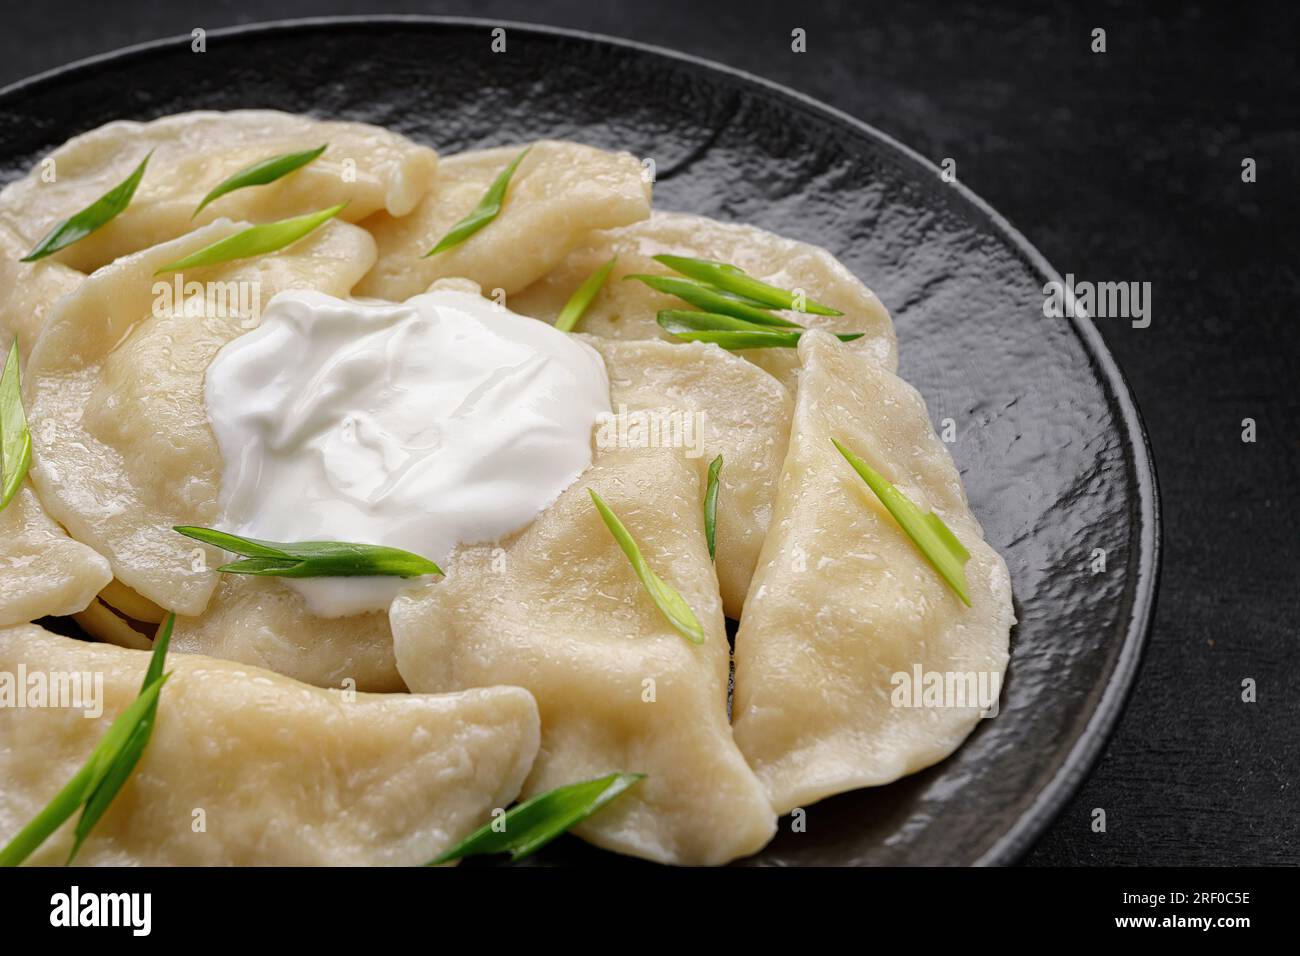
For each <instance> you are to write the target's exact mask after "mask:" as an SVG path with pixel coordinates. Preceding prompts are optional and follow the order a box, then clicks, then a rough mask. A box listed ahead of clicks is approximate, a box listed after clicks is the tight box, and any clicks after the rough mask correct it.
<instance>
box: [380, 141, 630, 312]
mask: <svg viewBox="0 0 1300 956" xmlns="http://www.w3.org/2000/svg"><path fill="white" fill-rule="evenodd" d="M523 148H524V147H523V146H522V145H521V146H508V147H503V148H499V149H486V150H476V151H473V152H468V153H462V154H460V155H458V156H452V157H449V158H447V159H445V160H444V161H443V162H442V164H441V166H440V167H439V170H438V179H437V182H436V183H435V184H434V188H433V190H432V191H431V192H430V193H429V195H428V196H426V197H425V198H424V200H423V201H422V202H421V203H420V204H419V205H418V206H417V207H416V209H415V210H414V211H413V212H412V213H411V214H410V215H409V216H404V217H402V218H394V217H392V216H390V215H378V216H374V217H372V218H371V219H369V220H367V222H366V228H367V229H369V230H370V231H371V232H372V233H373V234H374V236H375V239H376V241H377V242H378V243H379V261H378V263H377V264H376V265H375V269H374V271H373V272H372V273H371V274H370V275H369V276H367V277H366V279H365V281H364V282H363V283H362V284H361V286H360V288H359V289H358V293H359V294H360V295H367V296H373V297H375V298H380V299H391V300H394V301H397V302H401V301H404V300H405V299H408V298H410V297H411V296H413V295H417V294H418V293H421V292H423V291H424V290H425V289H427V288H428V287H429V285H430V284H431V283H432V282H434V280H436V279H441V278H446V277H450V276H459V277H464V278H467V279H471V280H473V281H474V282H477V283H478V284H479V285H480V286H481V287H482V288H483V292H484V294H486V295H491V294H493V290H496V289H502V290H504V291H505V292H506V293H507V294H509V295H513V294H514V293H515V292H517V291H518V290H520V289H522V288H524V286H526V285H528V284H529V283H531V282H533V281H534V280H536V279H538V278H540V277H541V276H543V275H545V274H546V273H547V272H549V271H550V270H551V269H553V268H554V267H555V266H556V265H557V264H558V263H559V262H560V260H561V259H563V258H564V256H565V254H566V253H567V252H568V251H569V250H570V249H572V248H573V247H574V246H575V245H577V244H578V242H579V241H581V239H582V237H583V236H584V235H585V234H586V233H587V232H588V231H589V230H591V229H606V228H609V227H611V226H621V225H623V224H625V223H629V222H636V221H637V220H638V219H644V218H645V217H646V216H648V215H649V214H650V182H649V178H648V177H646V176H644V175H643V170H642V166H641V164H640V163H639V162H638V161H637V160H636V158H635V157H633V156H631V155H630V154H628V153H611V152H606V151H605V150H600V149H595V148H593V147H591V146H583V145H581V144H578V143H561V142H554V141H551V140H543V141H541V142H537V143H533V144H532V146H531V148H530V149H529V152H528V155H527V156H525V157H524V159H523V161H522V162H521V163H520V164H519V166H518V168H517V169H516V170H515V172H514V175H513V176H512V177H511V179H510V186H509V189H508V190H507V192H506V197H505V201H504V203H503V204H502V207H501V212H500V213H499V214H498V215H497V217H496V218H495V219H494V220H493V221H492V222H490V223H489V224H488V225H487V226H485V227H483V228H482V229H480V230H479V231H478V232H476V233H475V234H474V235H472V236H470V237H469V238H468V239H466V240H465V241H464V242H462V243H461V244H460V245H459V246H456V247H454V248H451V249H448V250H446V251H444V252H440V253H438V254H437V255H435V256H429V257H427V258H425V253H427V252H428V251H429V250H430V249H432V248H433V247H434V246H435V245H436V244H437V243H438V241H439V240H440V239H442V237H443V236H444V235H446V233H447V231H448V230H449V229H450V228H451V227H452V226H453V225H455V224H456V223H457V222H459V221H460V220H461V219H462V218H463V217H464V216H465V215H466V214H467V213H469V212H470V211H471V210H472V209H474V208H475V206H477V205H478V202H479V200H480V199H482V198H483V195H484V193H486V192H487V189H488V187H489V186H490V185H491V184H492V181H493V180H494V179H496V177H497V175H498V174H499V173H500V172H501V171H502V170H503V169H505V167H506V166H507V165H508V164H509V163H510V161H511V160H512V159H514V158H515V157H516V156H518V155H519V153H520V151H521V150H522V149H523Z"/></svg>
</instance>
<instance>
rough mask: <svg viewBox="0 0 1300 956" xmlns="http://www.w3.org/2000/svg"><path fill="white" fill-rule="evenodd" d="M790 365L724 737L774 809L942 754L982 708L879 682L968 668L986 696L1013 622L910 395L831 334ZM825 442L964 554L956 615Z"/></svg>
mask: <svg viewBox="0 0 1300 956" xmlns="http://www.w3.org/2000/svg"><path fill="white" fill-rule="evenodd" d="M799 354H800V356H801V358H802V362H803V369H802V372H801V376H800V386H799V393H798V395H797V397H796V400H795V413H794V425H793V428H792V430H791V435H790V448H789V451H788V453H787V455H786V460H785V465H784V468H783V471H782V474H781V483H780V490H779V491H778V493H777V499H776V510H775V513H774V514H773V518H772V530H771V532H770V533H769V535H768V539H767V541H766V543H765V544H764V546H763V551H762V555H761V556H760V558H759V563H758V568H757V570H756V571H755V574H754V579H753V582H752V584H751V585H750V592H749V597H748V599H747V601H746V605H745V616H744V617H743V618H742V620H741V622H740V630H739V633H738V634H737V636H736V676H735V701H734V709H733V714H734V720H735V732H736V741H737V743H738V744H739V745H740V747H741V749H742V750H743V751H744V753H745V756H746V757H747V758H748V759H749V761H750V764H751V766H752V767H753V768H754V771H755V772H756V773H757V774H758V776H759V778H760V779H761V780H762V781H763V783H764V785H765V786H766V788H767V791H768V793H769V794H770V796H771V799H772V803H773V805H774V807H775V808H776V810H777V812H779V813H784V812H786V811H788V810H791V809H792V808H794V807H799V806H807V805H808V804H810V803H812V802H814V801H816V800H819V799H821V798H822V797H826V796H830V795H831V794H835V793H839V792H841V791H844V790H851V789H854V788H857V787H866V786H874V785H877V784H885V783H889V782H890V781H893V780H895V779H897V778H898V777H901V776H903V775H904V774H908V773H912V772H914V771H917V770H920V769H922V768H923V767H927V766H929V765H930V764H933V763H935V762H937V761H939V760H942V759H943V758H944V757H946V756H948V755H949V754H950V753H952V752H953V751H954V750H955V749H956V748H957V746H958V745H959V744H960V743H961V742H962V740H964V739H965V737H966V735H967V734H969V733H970V732H971V731H972V730H973V729H974V728H975V726H976V724H977V723H978V722H979V720H980V707H979V706H965V707H904V706H896V704H897V703H899V702H902V701H903V698H901V697H897V698H896V697H895V695H894V692H895V690H896V689H897V688H898V687H899V686H900V685H899V684H896V682H895V681H896V677H895V675H898V674H906V675H909V676H910V675H913V673H914V669H915V668H917V667H919V668H920V671H921V675H922V678H923V679H924V675H926V674H930V673H939V674H944V675H946V674H948V673H952V674H954V675H967V674H973V675H975V679H976V680H978V679H979V676H978V675H979V674H980V673H983V674H985V675H986V677H987V681H986V683H987V686H989V687H992V686H993V679H992V677H988V676H987V675H993V674H996V677H997V686H998V687H1000V682H1001V677H1002V674H1003V672H1004V671H1005V669H1006V664H1007V647H1008V639H1009V632H1010V628H1011V625H1012V624H1013V623H1014V621H1015V618H1014V614H1013V611H1012V605H1011V585H1010V578H1009V575H1008V573H1007V567H1006V564H1005V563H1004V562H1003V560H1002V558H1001V557H1000V556H999V555H998V554H997V553H996V552H995V551H994V550H993V549H992V548H991V547H990V546H989V545H988V544H987V543H986V542H985V541H984V536H983V532H982V530H981V529H980V525H979V522H978V521H977V520H976V519H975V517H974V515H972V514H971V511H970V507H969V506H968V504H967V502H966V496H965V492H964V491H963V489H962V485H961V479H960V477H959V475H958V473H957V469H956V467H955V466H954V465H953V462H952V459H951V458H950V457H949V455H948V452H947V450H946V449H945V448H944V446H943V444H942V443H941V442H940V441H939V439H938V437H937V436H936V435H935V434H934V432H933V430H932V428H931V426H930V420H929V416H928V414H927V412H926V408H925V403H924V401H923V400H922V399H921V396H920V395H919V394H918V393H917V392H916V391H915V390H914V389H913V388H912V387H911V386H909V385H907V384H906V383H905V382H903V381H902V380H901V379H899V378H898V377H896V376H895V375H893V374H892V373H890V372H889V371H887V370H885V369H883V368H881V367H880V366H879V365H878V364H877V363H875V362H873V361H871V360H870V359H868V358H865V357H863V356H860V355H855V354H853V353H852V352H851V351H850V350H848V349H846V348H844V347H843V346H842V345H841V344H840V343H838V342H837V341H835V340H834V339H832V338H831V337H830V336H827V335H824V334H814V335H806V336H804V339H803V341H802V342H801V343H800V346H799ZM832 437H834V438H836V439H837V440H838V441H840V442H841V443H843V444H844V445H845V446H846V447H848V448H849V449H850V450H852V451H853V452H855V453H856V454H857V455H859V456H860V457H861V458H863V459H864V460H865V461H866V462H867V463H868V464H869V465H871V466H872V467H873V468H875V469H876V470H877V471H879V472H880V473H881V474H882V475H884V477H885V478H886V479H887V480H888V481H890V482H892V483H893V484H894V485H895V486H896V487H897V488H898V489H899V490H900V491H902V492H903V493H904V494H905V495H907V496H908V497H909V498H910V499H911V500H912V501H913V502H914V503H915V504H916V505H917V507H919V508H920V509H921V511H922V512H926V511H931V510H933V511H934V512H935V513H937V514H938V515H939V516H940V517H941V518H942V519H943V521H944V522H945V523H946V524H947V525H948V527H949V528H950V529H951V530H952V532H953V533H954V534H955V535H956V536H957V538H958V539H959V540H960V541H961V542H962V544H963V545H965V547H966V549H967V550H968V551H970V553H971V558H970V560H969V561H968V562H967V564H966V576H967V580H968V583H969V589H970V595H971V601H972V606H971V607H966V606H965V605H964V604H963V603H962V602H961V600H960V599H959V598H958V597H957V595H956V594H955V593H953V591H952V590H950V589H949V587H948V585H947V584H946V583H945V582H944V581H943V579H941V578H940V577H939V575H938V574H937V573H936V572H935V570H934V569H933V568H932V567H931V566H930V565H929V564H928V563H927V562H926V560H925V558H924V557H923V556H922V555H921V553H920V552H919V551H918V550H917V549H916V547H915V545H914V544H913V543H912V541H911V539H910V538H909V537H908V536H907V535H906V533H905V532H904V531H903V530H902V529H901V528H900V527H899V525H898V524H897V522H896V521H895V520H894V519H893V517H892V516H891V515H890V514H889V513H888V512H887V511H886V510H885V508H884V506H883V505H882V504H881V503H880V502H879V500H878V499H877V498H876V497H875V495H874V494H873V493H872V491H871V490H870V489H869V488H868V487H867V485H866V484H865V483H864V482H863V480H862V479H861V478H860V477H859V476H858V475H857V473H856V472H855V471H854V470H853V469H852V468H851V467H850V466H849V464H848V462H846V461H845V460H844V458H843V457H841V455H840V454H839V452H838V451H836V449H835V447H834V446H833V445H832V444H831V438H832ZM945 680H946V678H945ZM966 686H968V687H969V686H970V685H969V684H967V685H966ZM915 699H916V698H913V700H915ZM994 719H996V718H994Z"/></svg>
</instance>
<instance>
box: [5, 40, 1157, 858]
mask: <svg viewBox="0 0 1300 956" xmlns="http://www.w3.org/2000/svg"><path fill="white" fill-rule="evenodd" d="M359 26H395V27H396V26H422V27H459V28H470V27H472V28H480V29H485V30H490V29H493V28H495V27H503V28H505V29H507V30H518V31H522V32H524V33H534V34H540V35H543V36H548V37H552V38H555V37H559V38H563V39H571V40H581V41H585V42H588V43H595V44H603V45H605V46H609V47H617V48H623V49H630V50H635V51H638V52H640V53H645V54H650V55H652V56H656V57H661V58H665V59H668V60H675V61H677V62H679V63H685V64H688V65H690V66H692V67H694V68H696V69H700V70H703V71H705V72H712V73H718V74H721V75H723V76H725V77H727V78H729V79H731V80H732V81H740V82H741V83H742V84H746V85H749V86H751V87H757V88H758V89H759V90H760V91H762V92H763V93H765V94H767V95H768V96H772V97H775V98H777V99H779V100H783V101H785V102H786V103H788V104H789V105H791V106H793V107H796V108H798V109H800V110H803V111H805V112H809V113H813V114H820V115H821V116H823V117H825V118H827V119H829V120H831V121H833V122H835V123H838V124H841V125H843V126H847V127H849V128H850V129H852V130H853V131H854V132H856V133H858V134H860V135H862V136H865V137H866V138H868V139H871V140H875V141H876V142H878V143H879V144H881V145H882V146H884V147H886V148H887V149H888V150H889V151H891V152H893V153H894V154H895V155H897V156H900V157H902V158H903V159H905V160H907V161H908V162H909V163H911V164H912V165H913V166H914V167H916V168H917V169H918V170H919V171H921V172H927V173H929V174H931V175H933V176H936V177H937V176H939V175H940V173H941V170H940V169H939V167H938V166H937V165H935V164H934V163H933V162H932V161H931V160H929V159H928V158H927V157H925V156H924V155H922V154H921V153H919V152H917V151H916V150H915V149H913V148H912V147H910V146H908V145H906V144H905V143H902V142H900V141H899V140H897V139H895V138H894V137H893V136H891V135H890V134H888V133H886V132H884V131H883V130H880V129H877V128H876V127H875V126H873V125H871V124H870V123H867V122H866V121H865V120H861V119H858V118H857V117H855V116H853V115H852V114H850V113H847V112H845V111H843V110H841V109H838V108H837V107H834V106H831V105H829V104H827V103H823V102H822V101H821V100H818V99H816V98H815V97H813V96H810V95H809V94H807V93H801V92H799V91H798V90H795V89H792V88H790V87H788V86H785V85H784V84H782V83H778V82H776V81H774V80H769V79H766V78H764V77H762V76H758V75H757V74H754V73H750V72H749V71H747V70H743V69H740V68H738V67H733V66H729V65H727V64H724V63H718V62H717V61H714V60H710V59H708V58H706V57H701V56H697V55H695V54H691V53H683V52H681V51H678V50H673V49H671V48H669V47H663V46H659V45H657V44H652V43H644V42H642V41H639V40H631V39H626V38H623V37H616V36H610V35H608V34H602V33H596V32H594V31H588V30H581V29H575V28H570V27H555V26H550V25H547V24H540V23H530V22H527V21H522V20H511V19H505V18H501V19H497V18H484V17H459V16H436V15H426V14H375V15H349V16H317V17H298V18H282V19H277V20H264V21H257V22H253V23H242V24H236V25H233V26H226V27H217V28H214V29H210V30H207V31H206V33H205V36H206V37H207V38H212V37H218V38H225V37H235V36H241V35H247V34H275V33H291V32H296V31H302V30H305V29H321V28H329V29H347V28H348V27H359ZM191 37H192V34H175V35H172V36H168V37H161V38H158V39H155V40H146V41H144V42H141V43H135V44H131V45H129V46H124V47H119V48H117V49H114V50H109V51H107V52H105V53H98V54H95V55H93V56H88V57H83V58H82V59H79V60H73V61H72V62H70V63H65V64H63V65H61V66H57V67H54V68H52V69H49V70H44V71H42V72H40V73H36V74H33V75H31V76H28V77H24V78H22V79H19V80H16V81H14V82H12V83H9V84H7V85H5V86H3V87H0V106H3V104H4V102H5V101H7V100H10V99H11V98H15V97H17V96H20V95H21V94H22V93H23V92H24V91H26V90H28V89H30V88H32V87H35V86H38V85H41V84H45V83H52V82H56V81H58V80H60V79H62V78H63V77H64V76H66V75H68V74H71V73H74V72H78V71H82V70H88V69H94V68H103V67H108V66H112V65H113V63H115V62H117V61H120V60H126V59H129V58H132V57H135V56H139V55H141V54H145V53H149V52H151V51H153V50H156V49H164V48H168V47H171V46H173V45H175V44H177V43H182V42H185V41H187V40H189V39H190V38H191ZM947 185H948V186H949V188H951V189H954V190H955V191H956V194H957V197H958V199H959V200H961V201H964V202H965V203H967V204H968V205H969V206H970V207H971V208H972V209H973V210H974V211H975V212H976V213H978V214H979V215H980V216H982V217H983V218H984V219H985V220H986V221H987V223H988V224H989V226H990V227H991V228H993V229H994V230H995V231H997V232H998V233H999V234H1000V235H1001V237H1002V238H1004V239H1005V240H1006V241H1008V242H1009V243H1010V244H1011V246H1012V247H1013V248H1014V249H1015V250H1016V252H1018V253H1019V254H1020V255H1021V256H1022V257H1023V258H1024V260H1025V262H1026V263H1027V264H1028V266H1029V267H1030V269H1031V270H1033V271H1035V272H1036V273H1038V275H1039V277H1040V278H1042V279H1043V280H1044V282H1057V283H1061V285H1062V287H1063V286H1064V283H1063V281H1062V278H1061V274H1060V273H1059V272H1057V271H1056V269H1055V268H1054V267H1053V266H1052V265H1051V264H1050V263H1049V262H1048V261H1047V258H1046V257H1045V256H1044V255H1043V254H1042V253H1041V252H1039V251H1038V249H1037V247H1035V246H1034V245H1033V244H1032V243H1031V242H1030V241H1029V240H1028V239H1027V238H1025V236H1024V235H1023V234H1022V233H1021V232H1020V230H1019V229H1017V228H1016V227H1015V226H1013V225H1012V224H1011V222H1010V221H1009V220H1008V219H1007V218H1006V217H1005V216H1003V215H1002V214H1001V213H1000V212H998V211H997V210H996V209H994V208H993V206H992V205H990V204H989V203H988V202H986V201H985V200H984V199H982V198H981V197H980V196H979V195H978V194H976V193H975V192H974V191H973V190H971V189H970V188H969V187H968V186H966V185H965V183H963V182H961V181H959V180H954V181H953V182H950V183H948V184H947ZM1072 311H1075V313H1076V314H1074V315H1072V316H1069V322H1070V327H1071V329H1072V331H1073V332H1074V334H1075V336H1076V337H1077V338H1078V340H1079V342H1080V344H1081V345H1082V347H1083V349H1084V352H1085V353H1086V354H1087V356H1088V358H1089V359H1090V361H1091V364H1092V367H1093V368H1094V369H1095V370H1096V373H1097V375H1098V378H1099V379H1100V380H1101V382H1102V384H1103V388H1105V389H1106V390H1107V391H1108V392H1109V394H1110V398H1111V401H1112V406H1113V407H1114V408H1115V409H1116V410H1117V412H1118V414H1117V416H1116V418H1117V420H1118V423H1119V425H1120V433H1121V437H1122V439H1123V442H1124V446H1125V450H1126V455H1125V457H1126V458H1127V459H1128V460H1129V461H1131V462H1132V466H1133V472H1134V480H1135V484H1136V497H1137V508H1136V511H1135V514H1136V516H1137V519H1138V525H1139V527H1138V534H1137V536H1136V537H1137V548H1136V552H1137V553H1136V554H1135V555H1133V556H1132V557H1131V559H1130V560H1135V561H1136V571H1135V580H1134V582H1133V586H1132V592H1131V593H1132V601H1131V606H1130V610H1129V615H1128V622H1127V625H1126V626H1125V628H1124V636H1123V640H1122V643H1121V646H1120V648H1119V653H1118V654H1117V655H1116V658H1115V664H1114V667H1113V669H1112V671H1111V674H1110V677H1109V679H1108V680H1107V681H1106V684H1105V688H1104V690H1103V691H1102V694H1101V697H1100V699H1099V700H1098V701H1097V704H1096V706H1095V707H1094V708H1093V711H1092V713H1091V715H1090V716H1089V718H1088V721H1087V723H1086V724H1085V726H1084V728H1083V730H1082V731H1081V732H1080V733H1079V735H1078V737H1077V739H1076V740H1075V741H1074V744H1073V745H1072V746H1071V747H1070V749H1069V751H1068V752H1067V753H1066V755H1065V757H1064V758H1063V759H1062V760H1061V762H1060V764H1059V765H1058V767H1057V768H1056V770H1055V771H1054V772H1053V773H1052V775H1051V777H1050V779H1049V780H1048V781H1047V783H1046V785H1044V786H1043V788H1042V789H1041V790H1040V791H1039V792H1038V794H1037V795H1036V796H1035V797H1034V799H1033V801H1032V802H1031V803H1030V804H1029V806H1028V807H1026V808H1025V809H1024V810H1023V811H1022V812H1021V813H1020V815H1019V816H1018V817H1017V818H1016V820H1015V822H1014V823H1013V824H1012V825H1011V827H1010V828H1009V829H1007V830H1006V831H1005V832H1004V833H1002V835H1001V836H999V837H998V838H997V840H995V841H994V843H993V845H992V846H990V847H989V848H988V849H987V850H985V851H984V853H983V854H982V855H981V856H980V857H979V858H978V859H976V860H975V861H974V863H973V865H975V866H1005V865H1009V864H1014V863H1016V862H1018V861H1019V860H1020V858H1021V857H1022V856H1023V855H1024V854H1025V853H1026V852H1028V850H1029V849H1030V848H1031V847H1032V846H1033V844H1034V843H1035V842H1036V841H1037V840H1038V839H1039V837H1041V836H1042V835H1043V833H1044V832H1045V831H1046V830H1047V828H1048V827H1049V826H1050V825H1051V824H1052V822H1053V821H1054V820H1055V819H1056V818H1057V817H1058V816H1059V815H1060V813H1061V811H1062V810H1063V809H1064V808H1065V805H1066V804H1067V803H1068V802H1069V800H1070V798H1071V797H1073V796H1074V794H1075V793H1076V792H1077V791H1078V789H1079V787H1080V785H1081V784H1082V783H1083V781H1084V780H1085V779H1086V778H1087V777H1088V776H1089V775H1090V773H1091V772H1092V770H1093V768H1094V767H1095V766H1096V764H1097V761H1098V760H1099V759H1100V757H1101V753H1102V751H1103V750H1104V749H1105V747H1106V745H1107V743H1109V741H1110V739H1111V737H1112V735H1113V734H1114V732H1115V729H1116V727H1117V725H1118V723H1119V719H1120V717H1122V716H1123V713H1124V709H1125V706H1126V705H1127V703H1128V698H1129V695H1130V693H1131V692H1132V690H1133V687H1134V685H1135V684H1136V682H1137V675H1138V671H1139V670H1140V667H1141V663H1142V659H1143V655H1144V653H1145V650H1146V647H1147V644H1148V639H1149V637H1150V633H1151V630H1152V628H1153V625H1154V621H1155V610H1156V601H1157V594H1158V591H1159V583H1160V569H1161V564H1162V538H1161V524H1162V516H1161V509H1160V489H1159V483H1158V479H1157V475H1156V467H1155V459H1154V455H1153V453H1152V447H1151V439H1150V436H1149V434H1148V433H1147V428H1146V424H1145V422H1144V421H1143V419H1142V413H1141V411H1140V410H1139V409H1138V405H1137V401H1136V399H1135V398H1134V395H1133V390H1132V387H1131V386H1130V385H1129V382H1128V379H1127V377H1126V376H1125V375H1124V372H1123V370H1122V369H1121V368H1120V366H1119V363H1118V362H1116V361H1115V358H1114V356H1113V355H1112V354H1111V352H1110V349H1109V348H1107V346H1106V343H1105V340H1104V339H1103V338H1102V336H1101V333H1100V332H1099V331H1098V329H1097V326H1096V325H1095V324H1094V323H1093V321H1092V320H1091V319H1090V318H1088V317H1087V316H1085V315H1082V314H1079V313H1078V312H1077V310H1072Z"/></svg>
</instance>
